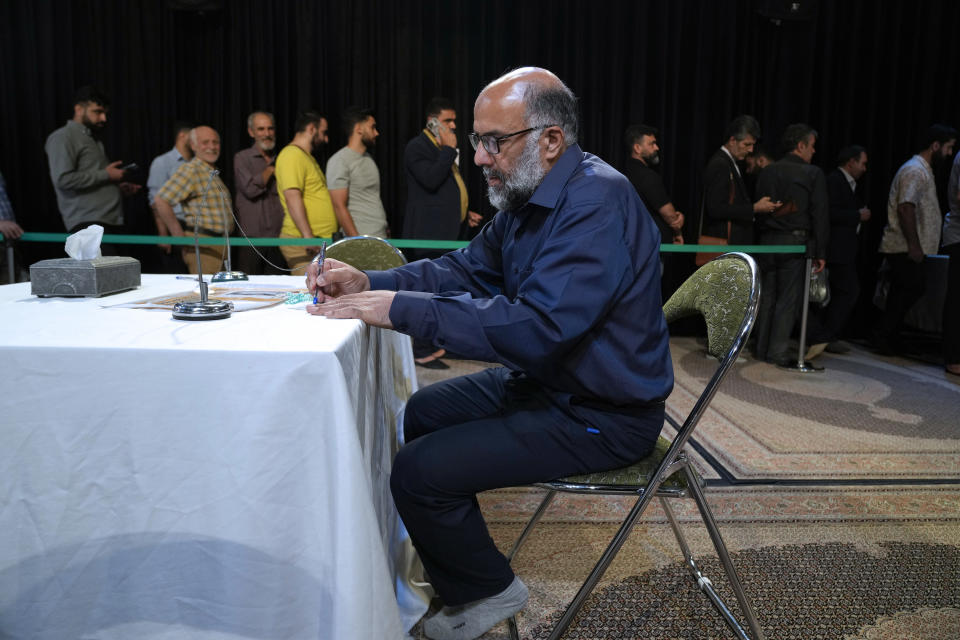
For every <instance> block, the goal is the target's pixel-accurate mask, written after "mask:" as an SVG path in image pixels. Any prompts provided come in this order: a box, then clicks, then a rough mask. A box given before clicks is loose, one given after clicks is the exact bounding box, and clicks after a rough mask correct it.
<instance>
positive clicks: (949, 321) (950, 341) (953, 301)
mask: <svg viewBox="0 0 960 640" xmlns="http://www.w3.org/2000/svg"><path fill="white" fill-rule="evenodd" d="M943 252H944V253H945V254H947V255H948V256H950V265H949V266H948V267H947V297H946V299H944V301H943V326H942V327H941V329H940V331H941V333H942V334H943V362H944V364H960V243H957V244H951V245H947V246H946V247H944V248H943Z"/></svg>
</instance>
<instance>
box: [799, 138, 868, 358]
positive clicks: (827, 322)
mask: <svg viewBox="0 0 960 640" xmlns="http://www.w3.org/2000/svg"><path fill="white" fill-rule="evenodd" d="M866 172H867V150H866V149H864V148H863V147H861V146H860V145H850V146H849V147H844V148H843V149H841V150H840V153H839V155H838V156H837V168H836V169H834V170H833V171H831V172H830V174H829V175H828V176H827V197H828V198H829V200H830V242H829V244H828V245H827V270H828V276H829V279H830V304H828V305H827V307H826V308H825V309H824V310H823V312H822V313H821V314H819V315H818V316H814V315H811V316H810V320H811V324H810V340H809V343H810V348H809V350H808V351H807V354H806V358H807V359H808V360H810V359H812V358H815V357H817V356H818V355H820V353H821V352H822V351H823V350H824V349H826V350H827V351H829V352H830V353H846V352H847V351H849V350H850V348H849V347H848V346H846V345H845V344H843V343H842V342H840V341H839V337H840V333H841V332H842V331H843V327H844V325H845V324H846V322H847V319H848V318H849V317H850V313H851V312H852V311H853V308H854V306H855V305H856V303H857V296H859V295H860V283H859V280H858V278H857V264H856V263H857V245H858V244H859V242H858V240H857V231H858V230H859V229H860V223H862V222H866V221H867V220H869V219H870V209H868V208H867V207H865V206H864V204H863V199H862V198H861V197H860V194H858V193H857V181H858V180H859V179H860V178H861V177H863V174H865V173H866Z"/></svg>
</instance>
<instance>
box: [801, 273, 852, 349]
mask: <svg viewBox="0 0 960 640" xmlns="http://www.w3.org/2000/svg"><path fill="white" fill-rule="evenodd" d="M827 271H828V272H829V273H828V275H829V279H830V304H828V305H827V306H826V307H825V308H824V309H823V310H822V311H820V312H819V313H816V314H814V313H811V314H810V315H809V320H810V324H809V328H808V331H807V344H808V345H811V344H817V343H820V342H833V341H835V340H839V339H840V337H841V335H842V334H843V328H844V326H846V324H847V320H849V319H850V314H852V313H853V309H854V307H856V306H857V298H858V297H859V296H860V278H859V276H858V275H857V265H856V264H838V263H836V262H830V263H827ZM802 293H803V292H802V290H801V294H802Z"/></svg>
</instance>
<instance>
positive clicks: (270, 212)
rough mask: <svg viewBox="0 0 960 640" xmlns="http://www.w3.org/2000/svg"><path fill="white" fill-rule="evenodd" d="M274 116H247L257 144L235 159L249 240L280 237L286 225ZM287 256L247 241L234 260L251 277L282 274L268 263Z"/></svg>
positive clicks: (243, 223) (239, 201)
mask: <svg viewBox="0 0 960 640" xmlns="http://www.w3.org/2000/svg"><path fill="white" fill-rule="evenodd" d="M276 126H277V125H276V121H275V120H274V118H273V114H272V113H269V112H266V111H254V112H253V113H251V114H250V115H249V116H247V135H249V136H250V138H251V139H252V140H253V144H251V145H250V147H248V148H246V149H241V150H240V151H237V153H236V154H235V155H234V156H233V176H234V184H235V185H236V188H237V195H236V203H237V220H238V221H239V223H240V229H241V231H242V232H243V234H244V236H245V237H248V238H257V237H261V238H276V237H278V236H279V235H280V227H281V226H283V206H282V205H281V204H280V194H278V193H277V181H276V179H275V178H274V175H273V174H274V172H275V171H276V168H277V167H276V164H275V162H276V159H277V152H276V146H277V129H276ZM282 261H283V255H282V254H281V253H280V251H279V249H277V248H276V247H261V248H259V249H255V248H254V247H253V246H250V245H248V244H247V243H246V242H244V243H243V244H241V246H239V247H237V256H236V259H235V260H234V261H233V262H234V264H235V265H236V267H237V268H238V269H239V270H240V271H243V272H244V273H247V274H249V275H263V274H265V273H269V274H276V273H282V272H280V271H278V270H277V269H275V268H274V267H272V266H269V264H268V263H274V264H279V263H280V262H282Z"/></svg>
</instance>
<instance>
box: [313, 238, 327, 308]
mask: <svg viewBox="0 0 960 640" xmlns="http://www.w3.org/2000/svg"><path fill="white" fill-rule="evenodd" d="M326 259H327V243H326V241H324V242H323V243H322V244H321V245H320V253H319V254H318V255H317V257H316V258H314V259H313V261H314V262H316V263H318V264H319V265H320V268H319V269H318V270H317V277H318V278H319V277H320V274H321V273H323V261H324V260H326ZM319 295H320V285H319V284H317V285H316V287H315V288H314V290H313V304H317V296H319Z"/></svg>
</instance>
